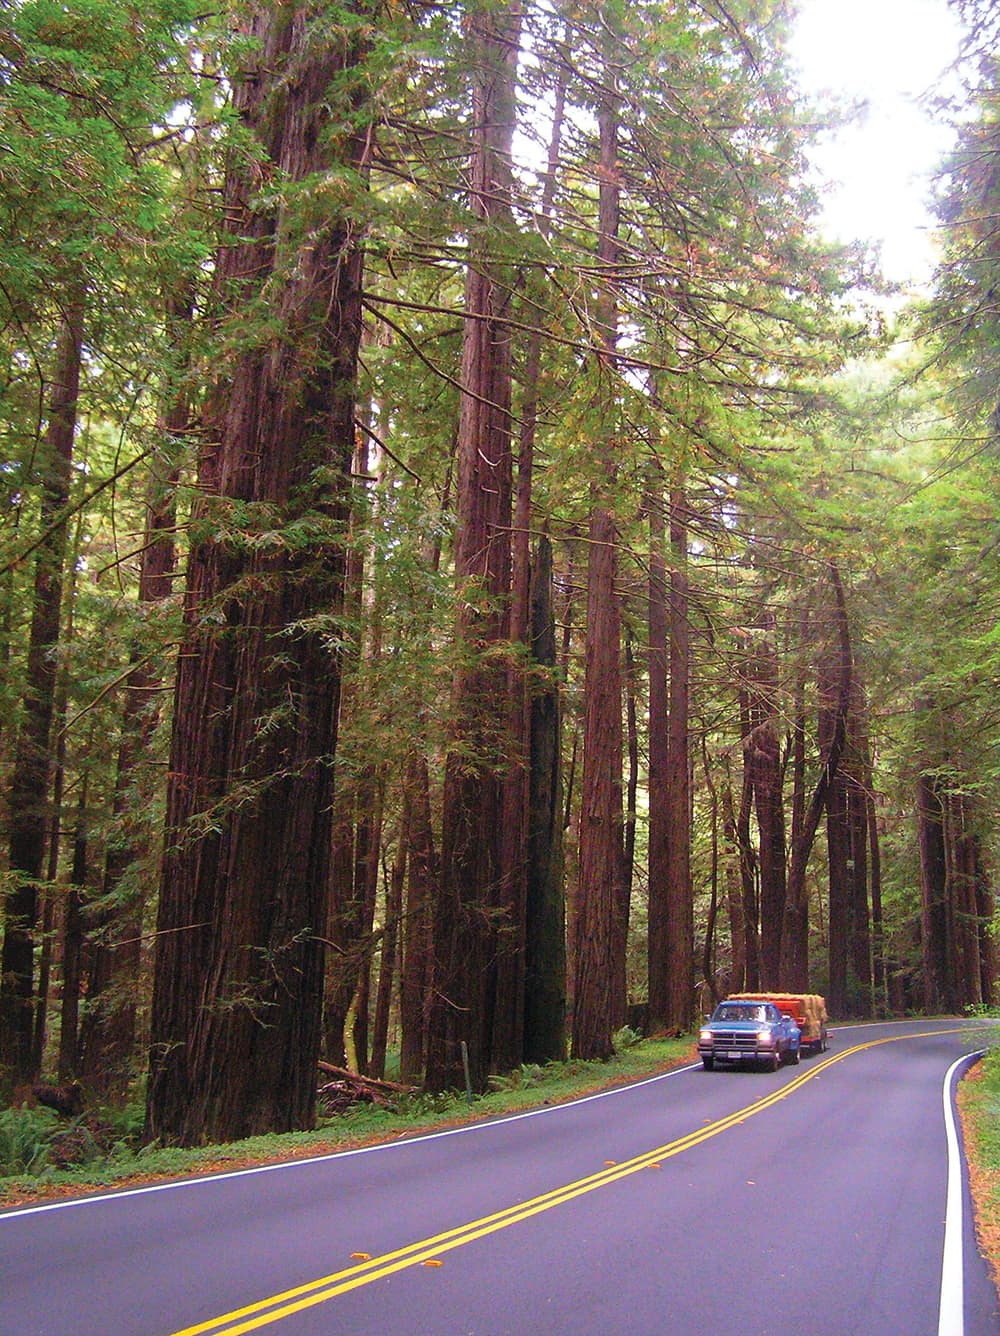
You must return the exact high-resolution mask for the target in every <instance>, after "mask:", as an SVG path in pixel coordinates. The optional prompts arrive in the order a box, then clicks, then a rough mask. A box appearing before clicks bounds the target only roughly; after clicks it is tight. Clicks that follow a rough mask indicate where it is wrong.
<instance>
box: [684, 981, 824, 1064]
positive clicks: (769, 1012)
mask: <svg viewBox="0 0 1000 1336" xmlns="http://www.w3.org/2000/svg"><path fill="white" fill-rule="evenodd" d="M800 1039H801V1032H800V1030H799V1027H798V1026H797V1025H796V1024H795V1021H794V1020H793V1019H792V1017H791V1016H790V1015H788V1014H786V1013H783V1012H781V1011H779V1010H778V1008H777V1007H776V1006H775V1005H774V1003H773V1002H752V1001H749V1002H748V1001H743V1000H741V999H736V998H730V999H727V1000H726V1001H725V1002H720V1003H719V1005H718V1006H717V1007H716V1008H715V1010H714V1011H713V1012H712V1015H711V1016H710V1017H709V1018H708V1019H707V1020H706V1022H705V1024H704V1025H703V1026H702V1027H701V1029H700V1030H699V1031H698V1053H699V1055H700V1057H701V1060H702V1063H703V1064H704V1067H705V1070H706V1071H708V1072H710V1071H711V1070H712V1068H713V1067H714V1066H715V1065H716V1063H720V1064H721V1063H731V1064H734V1065H737V1064H739V1065H742V1064H743V1063H744V1062H752V1063H755V1064H757V1065H758V1066H763V1067H767V1068H768V1070H770V1071H772V1072H776V1071H777V1070H778V1068H779V1067H780V1066H781V1064H782V1063H783V1062H790V1063H796V1062H798V1061H799V1056H800V1052H799V1041H800Z"/></svg>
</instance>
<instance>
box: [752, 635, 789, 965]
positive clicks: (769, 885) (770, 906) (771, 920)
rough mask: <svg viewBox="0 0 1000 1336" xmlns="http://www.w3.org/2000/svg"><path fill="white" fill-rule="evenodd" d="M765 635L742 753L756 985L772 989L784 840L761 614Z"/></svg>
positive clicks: (773, 689)
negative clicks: (753, 846) (749, 821)
mask: <svg viewBox="0 0 1000 1336" xmlns="http://www.w3.org/2000/svg"><path fill="white" fill-rule="evenodd" d="M764 627H765V631H766V634H767V636H768V639H767V640H766V641H765V643H763V644H761V645H760V646H758V647H757V648H756V650H755V652H754V655H753V659H752V672H753V676H754V688H753V691H752V694H751V696H750V711H749V721H750V725H751V731H750V734H749V736H748V737H746V739H745V741H744V751H745V754H746V756H747V760H748V763H749V765H750V769H751V773H752V775H753V791H754V808H755V812H756V816H757V831H758V835H759V840H760V852H759V865H758V866H759V873H760V969H761V983H762V984H763V986H764V987H766V988H776V987H778V985H779V982H780V976H781V926H782V916H783V915H784V912H785V896H786V865H785V855H786V842H785V808H784V794H783V783H782V779H783V774H782V763H781V740H780V738H779V736H778V730H777V727H776V722H775V721H776V720H777V719H778V718H779V717H780V716H779V714H778V702H777V687H778V682H777V658H776V650H775V646H774V644H773V641H772V640H771V639H770V637H771V636H773V634H774V631H775V626H774V619H773V617H771V616H770V615H767V616H766V617H765V619H764Z"/></svg>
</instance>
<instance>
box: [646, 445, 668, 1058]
mask: <svg viewBox="0 0 1000 1336" xmlns="http://www.w3.org/2000/svg"><path fill="white" fill-rule="evenodd" d="M664 487H665V483H664V479H663V471H662V469H660V468H657V469H656V472H655V475H654V479H653V482H652V484H651V486H650V487H649V489H648V491H647V497H646V512H647V514H648V516H649V612H648V640H649V658H648V674H649V735H648V747H649V803H648V805H649V835H648V880H649V889H648V917H647V962H648V963H647V973H648V980H649V1021H648V1026H649V1032H650V1034H656V1033H658V1032H660V1031H664V1030H666V1029H667V1027H668V1024H669V1016H670V902H669V870H670V859H669V853H668V841H669V828H670V821H669V813H670V803H669V796H668V788H667V785H668V782H669V773H670V764H669V750H668V741H667V737H668V734H667V728H668V722H667V714H668V695H667V668H668V645H667V557H666V549H665V540H666V522H665V519H664Z"/></svg>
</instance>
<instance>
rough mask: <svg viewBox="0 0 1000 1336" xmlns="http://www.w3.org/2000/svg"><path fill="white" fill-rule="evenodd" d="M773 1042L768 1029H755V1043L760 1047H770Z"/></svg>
mask: <svg viewBox="0 0 1000 1336" xmlns="http://www.w3.org/2000/svg"><path fill="white" fill-rule="evenodd" d="M773 1042H774V1040H773V1037H772V1035H771V1031H770V1030H758V1031H757V1043H758V1044H759V1045H760V1047H761V1048H770V1047H771V1044H772V1043H773Z"/></svg>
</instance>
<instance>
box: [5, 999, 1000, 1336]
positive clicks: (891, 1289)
mask: <svg viewBox="0 0 1000 1336" xmlns="http://www.w3.org/2000/svg"><path fill="white" fill-rule="evenodd" d="M986 1042H987V1035H986V1034H985V1033H984V1030H983V1029H982V1028H977V1027H975V1026H973V1025H971V1024H962V1023H960V1022H945V1021H935V1022H908V1023H904V1024H896V1025H880V1026H862V1027H856V1028H852V1029H849V1030H841V1031H840V1032H839V1033H837V1034H836V1035H835V1037H834V1044H833V1046H832V1047H831V1050H830V1052H829V1053H827V1054H825V1055H824V1056H822V1057H813V1058H806V1059H803V1061H802V1063H801V1064H800V1065H799V1066H797V1067H786V1068H783V1069H782V1070H781V1071H780V1072H778V1073H777V1074H768V1073H758V1072H749V1071H734V1072H727V1071H715V1072H711V1073H708V1072H704V1071H702V1069H701V1067H700V1066H698V1067H696V1068H686V1069H684V1070H682V1071H679V1072H673V1073H670V1074H668V1075H665V1076H662V1077H657V1078H655V1079H652V1080H649V1081H645V1082H642V1083H640V1084H638V1085H635V1086H631V1087H627V1088H624V1089H620V1090H615V1091H611V1092H606V1093H605V1094H603V1095H601V1096H597V1097H592V1098H590V1099H587V1100H581V1101H578V1102H576V1103H574V1104H572V1105H562V1106H558V1107H552V1108H547V1109H543V1110H539V1111H537V1112H535V1113H533V1114H528V1115H521V1116H519V1117H517V1118H510V1119H504V1120H497V1121H494V1122H490V1123H480V1124H476V1125H474V1126H472V1127H468V1128H462V1129H454V1130H452V1131H449V1132H447V1133H442V1134H437V1135H434V1136H430V1137H423V1138H417V1139H412V1140H409V1141H399V1142H395V1143H393V1144H391V1145H388V1146H383V1147H372V1148H369V1149H367V1150H364V1151H357V1152H351V1153H346V1154H340V1155H336V1156H330V1157H326V1158H323V1159H319V1160H313V1161H310V1162H299V1163H296V1164H293V1165H283V1166H271V1167H268V1168H266V1169H263V1170H257V1171H252V1172H248V1173H238V1174H230V1175H222V1176H217V1177H215V1178H211V1179H200V1180H191V1181H186V1182H184V1183H178V1184H170V1185H160V1186H159V1187H157V1188H156V1189H152V1190H149V1189H146V1190H138V1191H135V1192H129V1193H118V1194H113V1195H109V1196H106V1197H101V1198H96V1199H95V1198H90V1199H87V1200H85V1201H82V1202H77V1203H65V1204H59V1205H55V1204H54V1205H50V1206H44V1207H41V1208H29V1209H26V1210H14V1211H9V1212H6V1213H2V1214H0V1336H76V1334H77V1333H79V1334H80V1336H105V1334H107V1336H171V1334H172V1333H179V1332H183V1333H185V1336H195V1333H198V1334H199V1336H222V1334H223V1333H225V1336H236V1334H237V1333H242V1332H249V1331H273V1332H274V1333H275V1336H286V1334H287V1336H293V1334H294V1336H314V1334H315V1336H319V1334H320V1333H322V1334H323V1336H331V1334H333V1333H336V1334H339V1333H367V1332H379V1333H383V1332H384V1333H415V1334H419V1336H435V1334H437V1333H440V1336H445V1334H447V1336H456V1334H457V1333H480V1334H485V1333H489V1334H491V1336H492V1334H496V1333H503V1332H510V1333H517V1336H523V1334H525V1333H570V1332H572V1333H589V1332H595V1333H596V1332H601V1333H618V1332H622V1333H636V1334H637V1336H638V1334H641V1333H668V1334H669V1336H694V1334H695V1333H698V1334H699V1336H768V1334H770V1336H786V1334H787V1336H876V1334H878V1336H881V1334H882V1333H886V1334H892V1333H899V1334H900V1336H934V1333H938V1334H939V1336H963V1333H964V1336H987V1333H1000V1321H998V1317H997V1296H996V1293H995V1291H994V1289H993V1286H992V1283H991V1281H990V1279H989V1277H988V1274H987V1270H986V1267H985V1264H984V1263H983V1261H982V1259H981V1258H980V1257H979V1256H978V1254H977V1252H976V1248H975V1242H974V1238H973V1235H972V1229H971V1224H970V1221H969V1217H968V1203H967V1200H966V1195H965V1192H964V1189H963V1186H962V1183H961V1179H960V1177H959V1176H958V1172H959V1171H960V1161H959V1160H957V1159H955V1160H954V1165H955V1168H954V1169H953V1178H952V1183H953V1190H952V1193H951V1205H950V1210H949V1190H948V1189H949V1155H948V1136H947V1128H946V1124H947V1118H946V1111H947V1107H948V1105H949V1104H950V1097H949V1098H946V1097H945V1089H946V1084H951V1082H947V1083H946V1077H947V1074H948V1072H949V1070H950V1069H952V1067H953V1065H954V1064H956V1063H960V1062H961V1060H962V1059H963V1057H964V1056H965V1055H968V1054H971V1053H973V1052H975V1051H977V1050H979V1049H981V1048H982V1047H984V1046H985V1043H986ZM952 1079H954V1078H952ZM956 1189H958V1190H956ZM963 1207H964V1210H963ZM946 1223H947V1225H948V1231H947V1233H948V1238H949V1244H948V1247H947V1249H946V1244H945V1239H946ZM956 1231H958V1232H956ZM946 1253H947V1255H948V1257H949V1259H950V1260H949V1261H947V1262H946V1261H945V1256H946Z"/></svg>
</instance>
